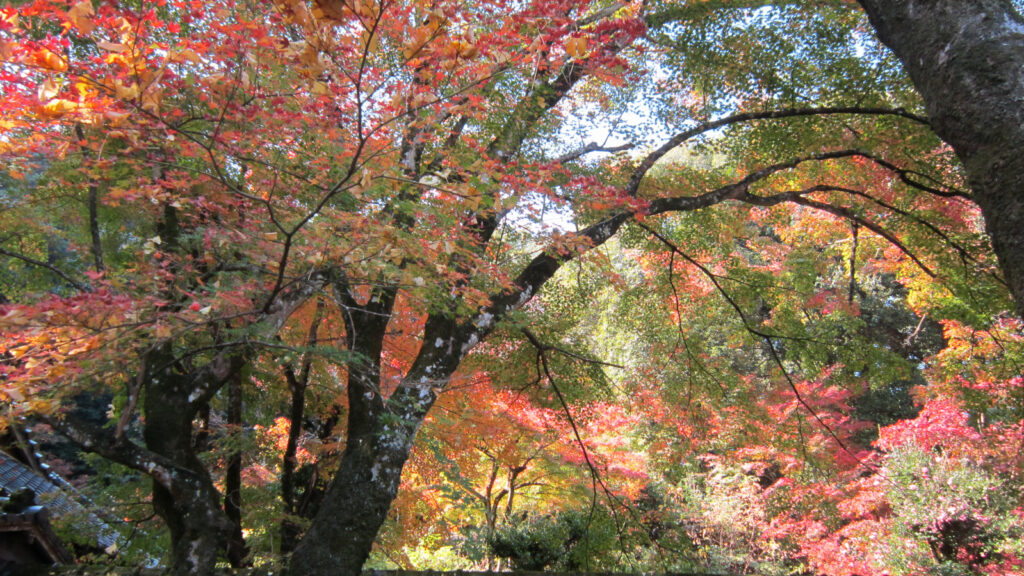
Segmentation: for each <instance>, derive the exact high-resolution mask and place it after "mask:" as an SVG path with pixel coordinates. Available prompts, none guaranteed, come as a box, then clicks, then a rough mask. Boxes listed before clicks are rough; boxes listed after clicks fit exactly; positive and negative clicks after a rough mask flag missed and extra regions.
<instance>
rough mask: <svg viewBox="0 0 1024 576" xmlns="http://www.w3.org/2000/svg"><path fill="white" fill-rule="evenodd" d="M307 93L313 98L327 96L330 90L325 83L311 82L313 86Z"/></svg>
mask: <svg viewBox="0 0 1024 576" xmlns="http://www.w3.org/2000/svg"><path fill="white" fill-rule="evenodd" d="M309 92H310V93H311V94H312V95H313V96H328V95H330V93H331V89H330V88H329V87H328V86H327V83H326V82H321V81H320V80H317V81H316V82H313V86H312V88H310V89H309Z"/></svg>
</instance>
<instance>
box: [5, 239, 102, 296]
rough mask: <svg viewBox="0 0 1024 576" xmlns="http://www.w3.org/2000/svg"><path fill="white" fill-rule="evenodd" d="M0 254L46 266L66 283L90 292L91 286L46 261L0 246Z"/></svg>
mask: <svg viewBox="0 0 1024 576" xmlns="http://www.w3.org/2000/svg"><path fill="white" fill-rule="evenodd" d="M0 255H3V256H8V257H10V258H14V259H16V260H21V261H22V262H25V263H26V264H31V265H33V266H38V267H40V268H46V269H47V270H49V271H50V272H53V273H54V274H56V275H57V276H60V278H61V279H62V280H64V281H65V282H67V283H68V284H71V285H72V286H74V287H75V288H76V289H77V290H81V291H82V292H92V288H91V287H90V286H88V285H86V284H82V283H81V282H79V281H77V280H75V279H74V278H72V277H71V276H68V275H67V274H66V273H65V272H64V271H63V270H61V269H60V268H57V267H56V266H54V265H52V264H47V263H46V262H43V261H42V260H36V259H35V258H31V257H29V256H25V255H24V254H18V253H17V252H11V251H9V250H7V249H5V248H3V247H0Z"/></svg>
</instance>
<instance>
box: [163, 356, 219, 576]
mask: <svg viewBox="0 0 1024 576" xmlns="http://www.w3.org/2000/svg"><path fill="white" fill-rule="evenodd" d="M145 365H146V367H147V378H146V394H145V404H144V408H145V414H146V419H145V426H144V428H143V437H144V438H145V441H146V446H147V448H149V449H150V450H152V451H153V452H155V453H156V454H159V455H160V456H163V457H165V458H167V459H168V460H169V461H171V462H172V463H173V464H174V466H175V467H174V472H173V474H172V477H171V478H170V479H166V480H164V481H162V482H161V481H158V480H156V479H155V480H154V482H153V509H154V510H155V511H156V513H157V514H159V515H160V517H161V518H163V520H164V522H165V523H166V524H167V527H168V529H169V531H170V533H171V570H170V572H171V574H174V575H175V576H178V575H181V576H184V575H186V574H188V575H205V574H212V573H213V570H214V567H215V565H216V562H217V556H218V554H219V553H220V551H221V550H223V549H224V548H225V547H226V544H227V542H228V537H229V535H230V533H231V528H232V523H231V521H230V520H229V519H228V517H227V515H226V514H225V513H224V510H223V509H222V508H221V506H220V494H219V493H218V492H217V489H216V487H214V485H213V482H212V481H211V479H210V477H209V474H207V472H206V468H205V467H204V466H203V464H202V462H200V461H199V458H198V457H197V456H196V453H195V450H194V449H193V444H192V420H193V417H194V416H195V414H196V412H197V410H196V408H195V402H194V399H192V400H190V398H189V396H190V395H192V393H193V386H192V385H191V382H190V378H188V377H187V376H186V375H185V374H183V373H181V372H179V371H177V370H176V369H175V367H174V365H173V354H172V350H171V348H170V344H163V345H161V346H158V347H157V348H156V349H154V350H153V352H151V353H150V354H149V355H148V357H147V358H146V362H145Z"/></svg>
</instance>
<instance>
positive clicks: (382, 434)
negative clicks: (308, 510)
mask: <svg viewBox="0 0 1024 576" xmlns="http://www.w3.org/2000/svg"><path fill="white" fill-rule="evenodd" d="M407 380H408V378H407ZM434 398H435V397H434V395H433V393H432V392H430V391H429V390H427V391H426V393H424V394H416V393H409V392H407V389H406V388H400V389H399V391H398V392H396V393H395V394H394V395H393V396H392V397H391V399H390V400H389V401H388V402H387V404H386V406H385V407H384V409H383V411H382V412H380V413H378V414H376V415H372V416H371V417H370V418H366V419H364V420H362V421H363V422H365V423H366V424H367V425H366V426H365V428H364V429H362V430H359V431H358V434H356V435H350V436H349V437H348V439H347V442H346V446H345V452H344V454H343V455H342V458H341V463H340V464H339V466H338V470H337V472H336V473H335V475H334V479H333V480H332V481H331V485H330V488H329V489H328V492H327V495H326V496H325V498H324V499H323V503H322V504H321V506H320V509H319V511H318V512H317V515H316V517H315V518H314V520H313V524H312V526H311V527H310V529H309V531H308V532H307V533H306V534H305V536H304V537H303V538H302V540H301V541H300V542H299V544H298V546H297V547H296V548H295V552H294V554H292V561H291V566H290V568H291V571H290V573H291V574H293V575H295V576H298V575H302V576H358V574H360V572H361V570H362V566H363V563H364V562H366V559H367V558H368V557H369V555H370V551H371V550H372V549H373V542H374V540H375V539H376V537H377V532H378V531H379V530H380V527H381V526H382V525H383V524H384V520H385V519H386V518H387V515H388V510H389V509H390V507H391V502H392V501H393V500H394V499H395V496H396V495H397V494H398V485H399V482H400V480H401V477H402V468H403V466H404V465H405V462H406V460H408V458H409V452H410V450H411V449H412V444H413V440H414V439H415V437H416V431H417V429H418V428H419V425H420V423H421V422H422V421H423V417H424V416H426V413H427V411H428V410H429V409H430V406H431V405H432V404H433V401H434ZM350 431H352V429H351V427H350ZM350 434H351V432H350Z"/></svg>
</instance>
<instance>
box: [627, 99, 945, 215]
mask: <svg viewBox="0 0 1024 576" xmlns="http://www.w3.org/2000/svg"><path fill="white" fill-rule="evenodd" d="M831 115H863V116H898V117H901V118H906V119H908V120H912V121H914V122H917V123H919V124H924V125H925V126H928V119H927V118H925V117H923V116H918V115H917V114H913V113H910V112H908V111H906V110H905V109H903V108H862V107H859V106H826V107H822V108H794V109H786V110H768V111H765V112H742V113H739V114H732V115H729V116H726V117H724V118H719V119H718V120H713V121H711V122H705V123H703V124H700V125H698V126H695V127H693V128H690V129H689V130H686V131H683V132H680V133H679V134H676V135H675V136H673V137H671V138H669V139H668V140H667V141H666V142H665V143H664V144H662V145H661V147H659V148H658V149H657V150H655V151H654V152H651V153H650V154H648V155H647V157H645V158H644V159H643V161H641V162H640V164H639V165H638V166H637V167H636V170H634V171H633V176H632V177H631V178H630V179H629V184H627V185H626V191H627V192H628V193H629V194H631V195H635V194H636V193H637V191H638V190H639V189H640V183H641V181H642V180H643V178H644V176H646V175H647V172H649V171H650V169H651V168H653V167H654V165H655V164H656V163H657V162H658V160H661V159H662V158H664V157H665V155H666V154H668V153H669V152H671V151H672V150H674V149H675V148H677V147H679V146H680V145H681V144H683V143H684V142H686V141H687V140H690V139H692V138H694V137H696V136H700V135H701V134H705V133H707V132H710V131H712V130H716V129H718V128H722V127H725V126H729V125H732V124H740V123H743V122H752V121H755V120H779V119H782V118H796V117H801V116H831ZM862 155H864V154H862ZM865 156H866V157H869V158H870V156H868V155H865ZM872 159H873V158H872Z"/></svg>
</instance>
